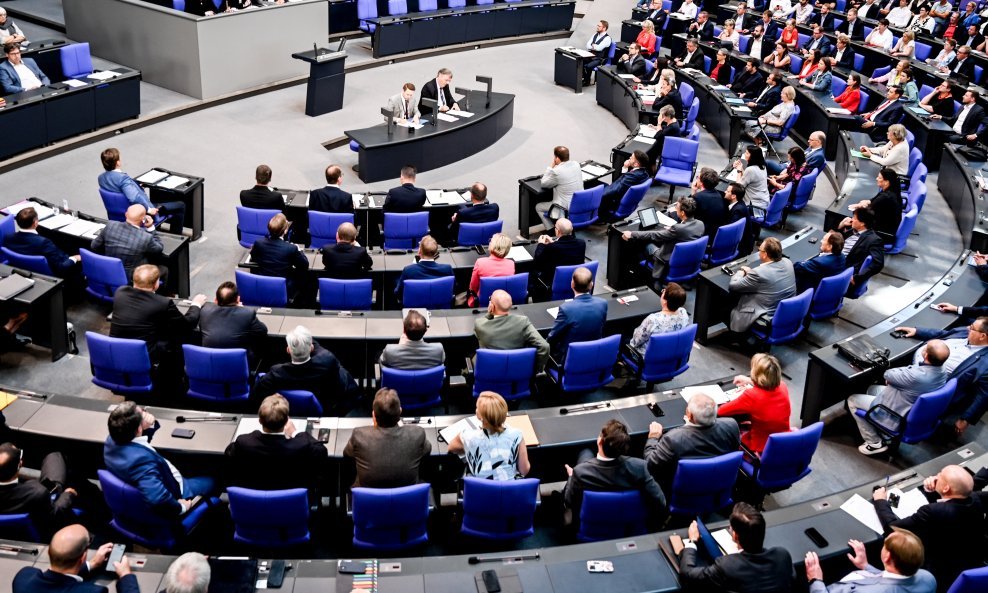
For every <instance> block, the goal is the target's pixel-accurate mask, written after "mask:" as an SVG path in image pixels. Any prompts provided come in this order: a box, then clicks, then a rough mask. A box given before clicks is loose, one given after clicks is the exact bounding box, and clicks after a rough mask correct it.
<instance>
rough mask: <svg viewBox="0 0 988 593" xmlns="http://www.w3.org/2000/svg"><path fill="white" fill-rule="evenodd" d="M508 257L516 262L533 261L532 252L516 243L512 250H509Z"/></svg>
mask: <svg viewBox="0 0 988 593" xmlns="http://www.w3.org/2000/svg"><path fill="white" fill-rule="evenodd" d="M508 259H513V260H514V261H515V263H518V262H523V261H532V254H531V253H529V252H528V250H527V249H525V248H524V247H522V246H521V245H514V246H512V247H511V251H509V252H508Z"/></svg>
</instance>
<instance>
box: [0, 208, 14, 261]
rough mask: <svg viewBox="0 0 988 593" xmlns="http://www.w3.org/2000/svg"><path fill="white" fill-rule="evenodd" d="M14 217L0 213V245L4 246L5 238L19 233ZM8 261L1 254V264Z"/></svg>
mask: <svg viewBox="0 0 988 593" xmlns="http://www.w3.org/2000/svg"><path fill="white" fill-rule="evenodd" d="M14 218H15V217H13V216H9V215H4V214H2V213H0V245H3V241H4V239H5V238H7V237H9V236H10V235H13V234H14V233H16V232H17V227H16V223H15V222H14ZM4 261H7V260H6V259H4V257H3V254H2V253H0V262H4Z"/></svg>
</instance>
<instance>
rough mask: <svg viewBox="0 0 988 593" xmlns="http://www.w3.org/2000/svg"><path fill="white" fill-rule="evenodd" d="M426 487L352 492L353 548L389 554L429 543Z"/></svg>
mask: <svg viewBox="0 0 988 593" xmlns="http://www.w3.org/2000/svg"><path fill="white" fill-rule="evenodd" d="M428 519H429V485H428V484H416V485H414V486H404V487H402V488H354V489H353V545H354V547H356V548H358V549H362V550H370V551H375V552H391V551H398V550H404V549H407V548H411V547H414V546H418V545H421V544H424V543H426V542H427V541H428V540H429V534H428V531H427V529H426V528H427V523H428Z"/></svg>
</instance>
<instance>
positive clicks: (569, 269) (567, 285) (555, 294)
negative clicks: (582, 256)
mask: <svg viewBox="0 0 988 593" xmlns="http://www.w3.org/2000/svg"><path fill="white" fill-rule="evenodd" d="M599 265H600V262H596V261H588V262H585V263H582V264H575V265H572V266H558V267H556V273H555V274H553V276H552V297H551V298H552V300H554V301H561V300H564V299H571V298H573V286H572V284H573V272H575V271H576V269H577V268H586V269H588V270H590V274H591V275H592V276H593V278H595V279H596V278H597V267H598V266H599Z"/></svg>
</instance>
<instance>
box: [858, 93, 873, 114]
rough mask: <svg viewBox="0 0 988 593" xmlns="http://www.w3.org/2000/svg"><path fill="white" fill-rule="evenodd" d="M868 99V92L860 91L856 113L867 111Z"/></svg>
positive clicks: (869, 98)
mask: <svg viewBox="0 0 988 593" xmlns="http://www.w3.org/2000/svg"><path fill="white" fill-rule="evenodd" d="M870 100H871V97H869V96H868V93H861V98H860V99H859V100H858V113H867V112H868V101H870Z"/></svg>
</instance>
